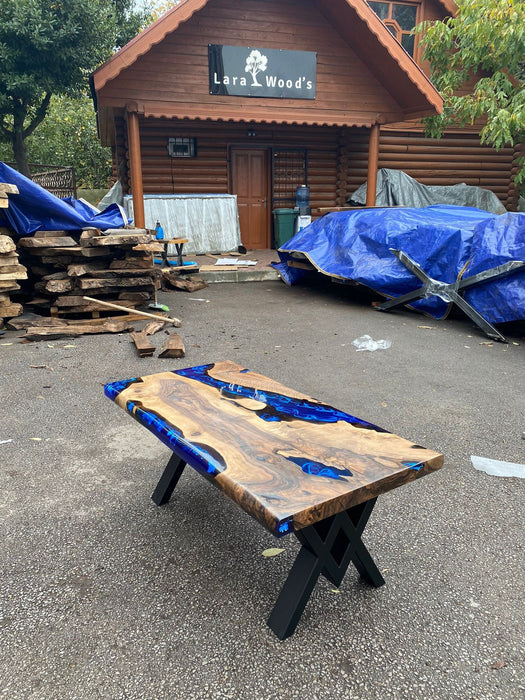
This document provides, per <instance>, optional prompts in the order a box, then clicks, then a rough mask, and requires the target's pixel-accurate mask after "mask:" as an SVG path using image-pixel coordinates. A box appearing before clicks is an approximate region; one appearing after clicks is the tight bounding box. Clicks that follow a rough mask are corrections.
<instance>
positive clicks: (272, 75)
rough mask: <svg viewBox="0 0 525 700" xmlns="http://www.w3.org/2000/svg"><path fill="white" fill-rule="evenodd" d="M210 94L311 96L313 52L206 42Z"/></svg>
mask: <svg viewBox="0 0 525 700" xmlns="http://www.w3.org/2000/svg"><path fill="white" fill-rule="evenodd" d="M208 59H209V63H208V65H209V71H210V94H211V95H242V96H245V97H281V98H286V99H296V100H314V99H315V75H316V65H317V54H316V53H314V52H313V51H284V50H281V49H259V48H251V47H243V46H220V45H219V44H209V46H208Z"/></svg>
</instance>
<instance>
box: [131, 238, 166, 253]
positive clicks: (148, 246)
mask: <svg viewBox="0 0 525 700" xmlns="http://www.w3.org/2000/svg"><path fill="white" fill-rule="evenodd" d="M132 250H136V251H137V252H140V251H142V252H145V253H163V252H164V244H163V243H159V242H158V241H151V242H150V243H138V244H137V245H136V246H133V248H132Z"/></svg>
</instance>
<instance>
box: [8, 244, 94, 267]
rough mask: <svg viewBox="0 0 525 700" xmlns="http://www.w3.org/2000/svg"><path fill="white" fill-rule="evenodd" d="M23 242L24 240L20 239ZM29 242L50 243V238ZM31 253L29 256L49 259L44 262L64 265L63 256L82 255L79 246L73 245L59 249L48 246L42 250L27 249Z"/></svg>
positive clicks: (81, 249)
mask: <svg viewBox="0 0 525 700" xmlns="http://www.w3.org/2000/svg"><path fill="white" fill-rule="evenodd" d="M21 240H25V239H23V238H22V239H21ZM31 240H39V241H46V242H47V241H52V240H53V239H52V238H38V239H31ZM28 250H30V251H31V255H38V256H42V258H44V257H45V258H49V260H47V261H46V262H51V264H54V263H60V264H63V263H64V260H63V258H64V256H69V257H70V256H72V255H82V251H83V248H81V247H80V246H79V245H74V246H63V247H61V248H59V247H57V248H50V247H49V246H46V247H42V248H30V249H28Z"/></svg>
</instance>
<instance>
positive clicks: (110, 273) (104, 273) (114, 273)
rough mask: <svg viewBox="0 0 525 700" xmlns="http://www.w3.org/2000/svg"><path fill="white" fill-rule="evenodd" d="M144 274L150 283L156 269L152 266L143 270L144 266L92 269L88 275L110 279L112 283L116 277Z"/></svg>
mask: <svg viewBox="0 0 525 700" xmlns="http://www.w3.org/2000/svg"><path fill="white" fill-rule="evenodd" d="M146 275H147V276H148V277H149V279H150V283H151V281H152V279H153V278H155V277H156V275H157V271H156V270H154V269H153V268H151V269H150V270H145V269H144V268H139V269H138V270H93V271H92V272H91V273H90V275H89V276H90V278H92V279H108V280H112V284H113V283H114V280H115V279H116V278H120V277H145V276H146Z"/></svg>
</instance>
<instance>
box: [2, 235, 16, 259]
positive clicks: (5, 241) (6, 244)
mask: <svg viewBox="0 0 525 700" xmlns="http://www.w3.org/2000/svg"><path fill="white" fill-rule="evenodd" d="M15 250H16V245H15V243H14V241H13V239H12V238H11V237H10V236H4V235H3V234H1V235H0V255H5V254H6V253H12V252H13V251H15Z"/></svg>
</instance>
